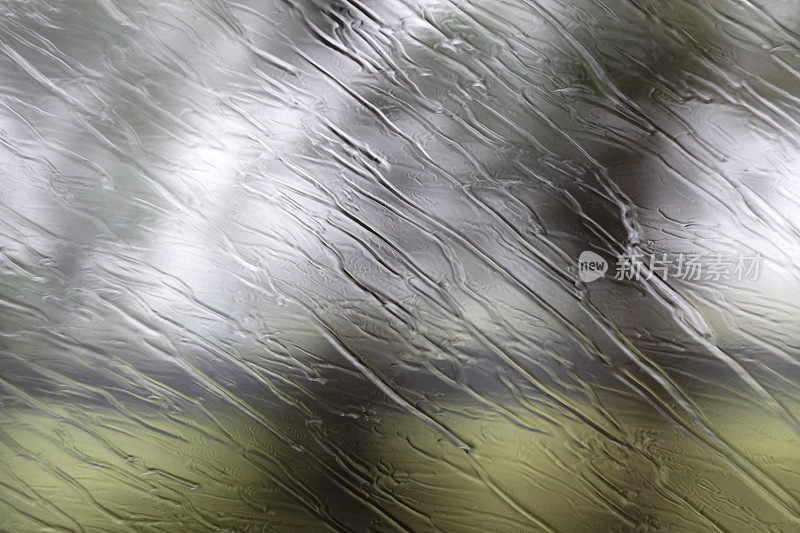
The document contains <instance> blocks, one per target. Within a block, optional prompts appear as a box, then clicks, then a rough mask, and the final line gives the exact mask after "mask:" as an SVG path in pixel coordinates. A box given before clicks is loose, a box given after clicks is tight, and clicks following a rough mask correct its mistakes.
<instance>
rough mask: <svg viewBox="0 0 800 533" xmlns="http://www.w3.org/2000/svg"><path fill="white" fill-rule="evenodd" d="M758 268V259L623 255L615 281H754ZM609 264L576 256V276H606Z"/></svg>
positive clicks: (598, 258)
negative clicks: (657, 279) (654, 277)
mask: <svg viewBox="0 0 800 533" xmlns="http://www.w3.org/2000/svg"><path fill="white" fill-rule="evenodd" d="M760 267H761V256H760V255H759V254H755V255H752V256H748V255H744V254H739V255H723V254H716V255H710V256H701V255H699V254H684V253H679V254H675V255H673V256H670V255H668V254H643V253H633V254H622V255H620V256H618V257H617V263H616V269H615V275H614V279H616V280H635V281H639V280H645V281H646V280H649V279H651V278H652V277H653V276H656V277H658V278H660V279H662V280H664V281H667V280H668V279H670V278H673V279H682V280H686V281H742V280H745V279H749V280H756V279H757V278H758V276H759V272H760V270H761V269H760ZM607 271H608V262H607V261H606V260H605V259H604V258H603V257H601V256H599V255H597V254H596V253H594V252H590V251H588V250H587V251H585V252H583V253H581V255H580V257H578V276H579V277H580V279H581V281H583V282H584V283H589V282H590V281H595V280H597V279H600V278H602V277H605V274H606V272H607Z"/></svg>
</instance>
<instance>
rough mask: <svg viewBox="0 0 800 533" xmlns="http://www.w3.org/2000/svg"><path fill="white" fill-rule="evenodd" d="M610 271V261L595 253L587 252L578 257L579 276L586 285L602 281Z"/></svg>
mask: <svg viewBox="0 0 800 533" xmlns="http://www.w3.org/2000/svg"><path fill="white" fill-rule="evenodd" d="M607 271H608V261H606V260H605V259H604V258H603V257H601V256H599V255H597V254H596V253H594V252H590V251H589V250H586V251H585V252H583V253H581V255H580V257H578V276H579V277H580V278H581V281H582V282H584V283H589V282H590V281H594V280H596V279H600V278H602V277H603V276H605V275H606V272H607Z"/></svg>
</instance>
